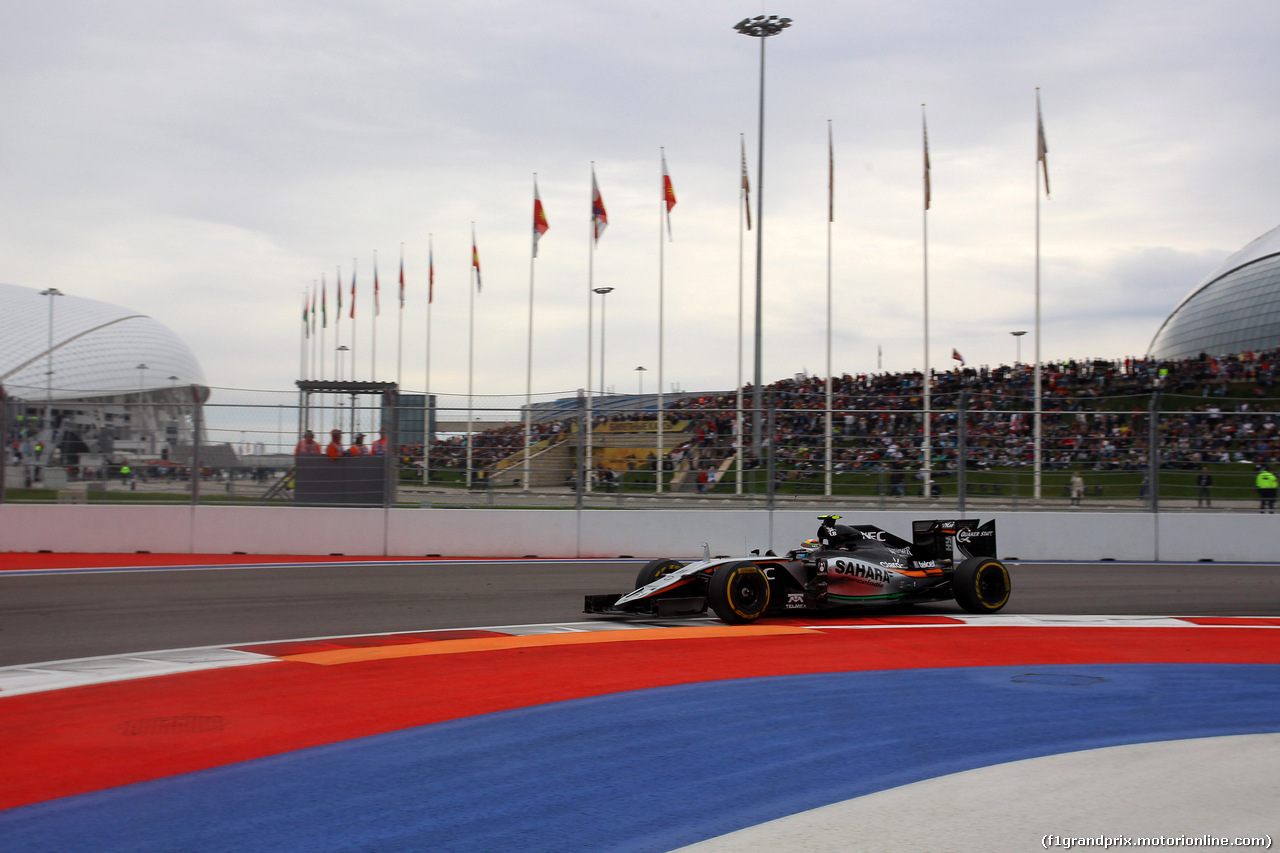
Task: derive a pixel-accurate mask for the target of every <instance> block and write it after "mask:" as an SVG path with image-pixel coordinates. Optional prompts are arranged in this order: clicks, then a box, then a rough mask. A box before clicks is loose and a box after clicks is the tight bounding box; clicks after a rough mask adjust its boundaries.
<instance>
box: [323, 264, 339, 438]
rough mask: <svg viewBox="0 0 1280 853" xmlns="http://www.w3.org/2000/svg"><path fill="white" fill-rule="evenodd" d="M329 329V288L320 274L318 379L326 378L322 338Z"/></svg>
mask: <svg viewBox="0 0 1280 853" xmlns="http://www.w3.org/2000/svg"><path fill="white" fill-rule="evenodd" d="M338 286H339V287H341V286H342V282H338ZM328 327H329V288H328V287H327V286H325V281H324V273H320V378H321V379H324V378H326V376H327V374H326V373H325V371H324V337H325V329H327V328H328ZM320 403H321V405H324V396H323V395H321V397H320ZM320 428H321V429H322V430H323V429H324V418H323V417H322V418H321V419H320Z"/></svg>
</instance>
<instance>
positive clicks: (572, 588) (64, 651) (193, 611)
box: [0, 555, 1280, 666]
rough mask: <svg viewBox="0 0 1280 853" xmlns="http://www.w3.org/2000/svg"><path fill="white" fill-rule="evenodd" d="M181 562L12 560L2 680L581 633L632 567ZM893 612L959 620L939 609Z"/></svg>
mask: <svg viewBox="0 0 1280 853" xmlns="http://www.w3.org/2000/svg"><path fill="white" fill-rule="evenodd" d="M41 558H44V559H43V560H42V559H41ZM191 559H192V558H190V557H186V556H183V555H169V556H167V557H166V556H164V555H145V556H134V555H119V556H118V557H116V558H115V561H116V562H117V563H118V564H123V565H122V566H121V565H118V566H117V567H116V568H115V569H108V570H101V571H93V572H84V571H79V570H74V569H69V570H68V571H67V572H66V573H58V572H57V570H56V567H57V566H58V565H59V564H60V561H59V559H58V557H57V555H32V556H31V557H29V558H26V559H25V560H24V559H21V558H18V557H17V555H14V556H13V557H11V558H10V559H9V560H8V562H7V565H8V566H9V570H8V571H0V666H11V665H14V664H24V663H34V662H37V661H49V660H64V659H68V658H80V657H91V656H96V655H109V654H123V653H129V652H140V651H150V650H154V649H172V648H186V647H191V646H206V645H219V644H228V645H229V644H243V643H254V642H269V641H273V640H286V639H294V638H298V637H326V636H336V635H349V634H365V633H381V632H388V631H425V630H434V629H440V628H471V627H475V626H488V625H524V624H531V623H544V622H567V621H579V620H582V619H584V618H587V617H584V616H583V615H582V597H583V595H584V594H587V593H602V592H623V591H626V590H629V589H631V588H632V586H633V582H634V579H635V574H636V571H637V570H638V567H639V565H641V561H631V560H617V561H602V562H591V561H567V562H552V561H545V562H544V561H513V562H504V561H491V560H488V561H475V562H466V563H458V562H444V561H422V562H417V561H415V562H407V561H397V562H368V561H365V562H353V563H343V562H333V563H331V564H327V565H326V564H320V565H315V564H305V565H290V564H284V565H281V566H279V567H263V566H260V565H259V566H254V567H252V568H226V567H220V566H218V565H216V564H214V565H210V566H207V567H204V568H202V569H200V570H198V571H171V570H163V569H160V568H147V566H146V565H145V564H146V563H152V564H156V563H161V564H164V563H167V564H168V565H175V564H176V565H182V564H184V563H189V562H190V561H191ZM222 559H223V560H224V561H225V559H226V558H225V557H224V558H222ZM245 559H249V558H245ZM61 562H62V563H68V562H69V563H71V564H73V565H74V563H75V562H76V560H74V559H71V560H63V561H61ZM4 563H5V561H4V560H3V559H0V564H4ZM140 563H141V564H142V565H138V564H140ZM24 568H26V569H36V568H43V569H44V570H43V571H39V572H38V573H33V574H28V573H25V572H23V571H22V569H24ZM50 569H53V571H50ZM1010 573H1011V576H1012V581H1013V588H1014V594H1013V597H1012V598H1011V599H1010V603H1009V605H1008V607H1007V608H1006V609H1005V611H1004V612H1005V613H1008V614H1017V613H1029V614H1089V615H1112V614H1124V615H1144V614H1145V615H1159V616H1169V615H1183V616H1276V615H1280V566H1275V565H1251V564H1234V563H1233V564H1227V563H1193V564H1144V563H1075V564H1066V563H1057V564H1040V563H1011V564H1010ZM892 612H917V613H943V614H945V613H959V612H960V610H959V608H958V607H956V606H955V605H954V604H952V603H938V604H929V605H917V606H915V607H912V608H910V609H909V610H907V611H901V610H899V611H892Z"/></svg>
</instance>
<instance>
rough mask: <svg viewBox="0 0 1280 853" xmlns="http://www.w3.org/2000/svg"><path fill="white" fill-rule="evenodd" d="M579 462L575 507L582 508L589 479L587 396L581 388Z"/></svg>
mask: <svg viewBox="0 0 1280 853" xmlns="http://www.w3.org/2000/svg"><path fill="white" fill-rule="evenodd" d="M577 420H578V464H577V476H576V477H574V481H575V482H574V502H573V505H574V509H577V510H581V509H582V493H583V489H584V487H585V485H586V479H587V398H586V394H585V393H584V392H583V390H582V389H581V388H579V389H578V418H577Z"/></svg>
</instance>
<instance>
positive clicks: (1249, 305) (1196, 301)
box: [1148, 228, 1280, 359]
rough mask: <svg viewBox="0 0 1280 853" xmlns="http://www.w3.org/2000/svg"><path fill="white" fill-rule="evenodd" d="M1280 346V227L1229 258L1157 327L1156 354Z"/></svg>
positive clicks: (1153, 346)
mask: <svg viewBox="0 0 1280 853" xmlns="http://www.w3.org/2000/svg"><path fill="white" fill-rule="evenodd" d="M1273 347H1280V228H1273V229H1272V230H1270V231H1268V232H1267V233H1266V234H1263V235H1262V236H1261V237H1259V238H1258V239H1256V240H1254V241H1253V242H1252V243H1250V244H1249V245H1247V246H1245V247H1244V248H1243V249H1241V250H1240V251H1238V252H1236V253H1235V254H1234V255H1232V256H1231V257H1229V258H1227V259H1226V260H1225V261H1223V263H1222V264H1221V265H1220V266H1219V267H1218V268H1217V269H1216V270H1214V271H1213V272H1211V273H1210V274H1209V275H1208V276H1206V277H1205V278H1204V279H1203V280H1202V281H1201V282H1200V283H1199V284H1197V285H1196V286H1195V287H1194V288H1193V289H1192V291H1191V293H1189V294H1188V295H1187V297H1186V298H1185V299H1183V300H1182V302H1180V303H1179V304H1178V307H1177V308H1175V309H1173V313H1171V314H1170V315H1169V317H1168V319H1166V320H1165V321H1164V323H1163V324H1162V325H1161V326H1160V328H1159V330H1157V331H1156V334H1155V337H1154V338H1153V339H1152V341H1151V346H1150V348H1149V350H1148V352H1149V354H1150V355H1151V357H1152V358H1158V359H1179V358H1195V357H1196V356H1198V355H1200V354H1201V353H1205V354H1206V355H1211V356H1218V355H1231V354H1234V353H1241V352H1247V351H1260V350H1268V349H1271V348H1273Z"/></svg>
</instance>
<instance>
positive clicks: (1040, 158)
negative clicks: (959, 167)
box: [1034, 86, 1049, 500]
mask: <svg viewBox="0 0 1280 853" xmlns="http://www.w3.org/2000/svg"><path fill="white" fill-rule="evenodd" d="M1047 153H1048V149H1047V146H1046V145H1045V144H1044V122H1043V121H1041V119H1040V87H1039V86H1036V164H1035V165H1036V367H1035V383H1034V384H1035V395H1036V399H1035V418H1036V425H1035V431H1036V432H1035V435H1036V446H1035V453H1036V458H1035V463H1034V465H1035V468H1034V470H1035V498H1036V500H1040V492H1041V489H1040V486H1041V483H1040V474H1041V456H1042V454H1043V450H1044V448H1043V445H1042V439H1043V435H1042V432H1041V397H1040V164H1041V163H1044V164H1045V166H1044V169H1045V192H1046V193H1047V192H1048V191H1049V188H1048V175H1049V165H1048V161H1047V159H1046V155H1047Z"/></svg>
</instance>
